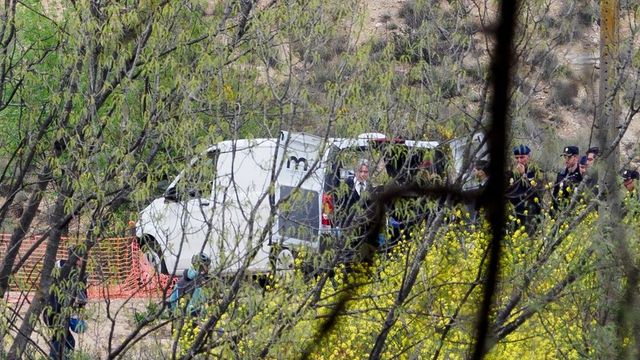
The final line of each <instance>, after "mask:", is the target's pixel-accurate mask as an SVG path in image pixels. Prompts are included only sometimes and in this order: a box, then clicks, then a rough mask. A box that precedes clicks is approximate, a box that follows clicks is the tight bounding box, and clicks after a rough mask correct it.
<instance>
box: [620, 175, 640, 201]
mask: <svg viewBox="0 0 640 360" xmlns="http://www.w3.org/2000/svg"><path fill="white" fill-rule="evenodd" d="M638 179H640V173H638V172H637V171H636V170H631V169H624V170H622V185H624V187H625V189H627V191H628V193H629V194H636V197H637V193H638V189H637V187H636V183H635V180H638Z"/></svg>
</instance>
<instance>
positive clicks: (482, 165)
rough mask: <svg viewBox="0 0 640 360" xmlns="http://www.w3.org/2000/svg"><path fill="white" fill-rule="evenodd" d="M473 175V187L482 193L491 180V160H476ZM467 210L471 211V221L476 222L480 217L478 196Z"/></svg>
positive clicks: (469, 204) (469, 203)
mask: <svg viewBox="0 0 640 360" xmlns="http://www.w3.org/2000/svg"><path fill="white" fill-rule="evenodd" d="M473 175H474V178H475V179H474V180H475V182H474V185H473V187H472V188H471V189H472V190H477V191H478V193H482V192H483V191H484V190H485V188H486V187H487V182H488V181H489V161H487V160H482V159H479V160H476V162H475V164H474V168H473ZM471 189H470V190H471ZM467 210H468V212H469V218H470V221H471V223H472V224H476V223H477V222H478V219H479V218H480V202H479V201H478V199H477V198H476V199H473V201H470V202H468V204H467Z"/></svg>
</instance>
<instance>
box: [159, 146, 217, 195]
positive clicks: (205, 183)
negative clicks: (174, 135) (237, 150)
mask: <svg viewBox="0 0 640 360" xmlns="http://www.w3.org/2000/svg"><path fill="white" fill-rule="evenodd" d="M218 155H219V151H217V150H212V151H208V152H207V153H206V155H202V156H199V157H197V158H195V159H194V160H192V162H191V164H190V166H189V167H187V168H186V169H185V170H183V171H182V172H181V173H180V175H178V176H177V177H176V179H175V180H174V181H173V183H172V184H171V185H170V186H169V188H168V189H167V191H166V192H165V197H166V198H168V199H173V200H188V199H190V198H208V197H210V196H211V194H212V192H213V184H214V180H215V176H216V163H217V160H218Z"/></svg>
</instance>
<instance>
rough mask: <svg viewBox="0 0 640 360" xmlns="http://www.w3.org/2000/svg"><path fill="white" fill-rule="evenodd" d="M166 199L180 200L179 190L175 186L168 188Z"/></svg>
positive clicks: (165, 194)
mask: <svg viewBox="0 0 640 360" xmlns="http://www.w3.org/2000/svg"><path fill="white" fill-rule="evenodd" d="M164 200H165V201H178V192H177V191H176V188H175V186H174V187H170V188H168V189H167V191H165V192H164Z"/></svg>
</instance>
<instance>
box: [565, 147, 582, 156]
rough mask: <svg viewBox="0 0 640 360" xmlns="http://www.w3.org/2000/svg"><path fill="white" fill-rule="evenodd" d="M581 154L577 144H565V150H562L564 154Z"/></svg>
mask: <svg viewBox="0 0 640 360" xmlns="http://www.w3.org/2000/svg"><path fill="white" fill-rule="evenodd" d="M578 154H580V149H579V148H578V147H577V146H573V145H570V146H565V148H564V150H563V151H562V155H578Z"/></svg>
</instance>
